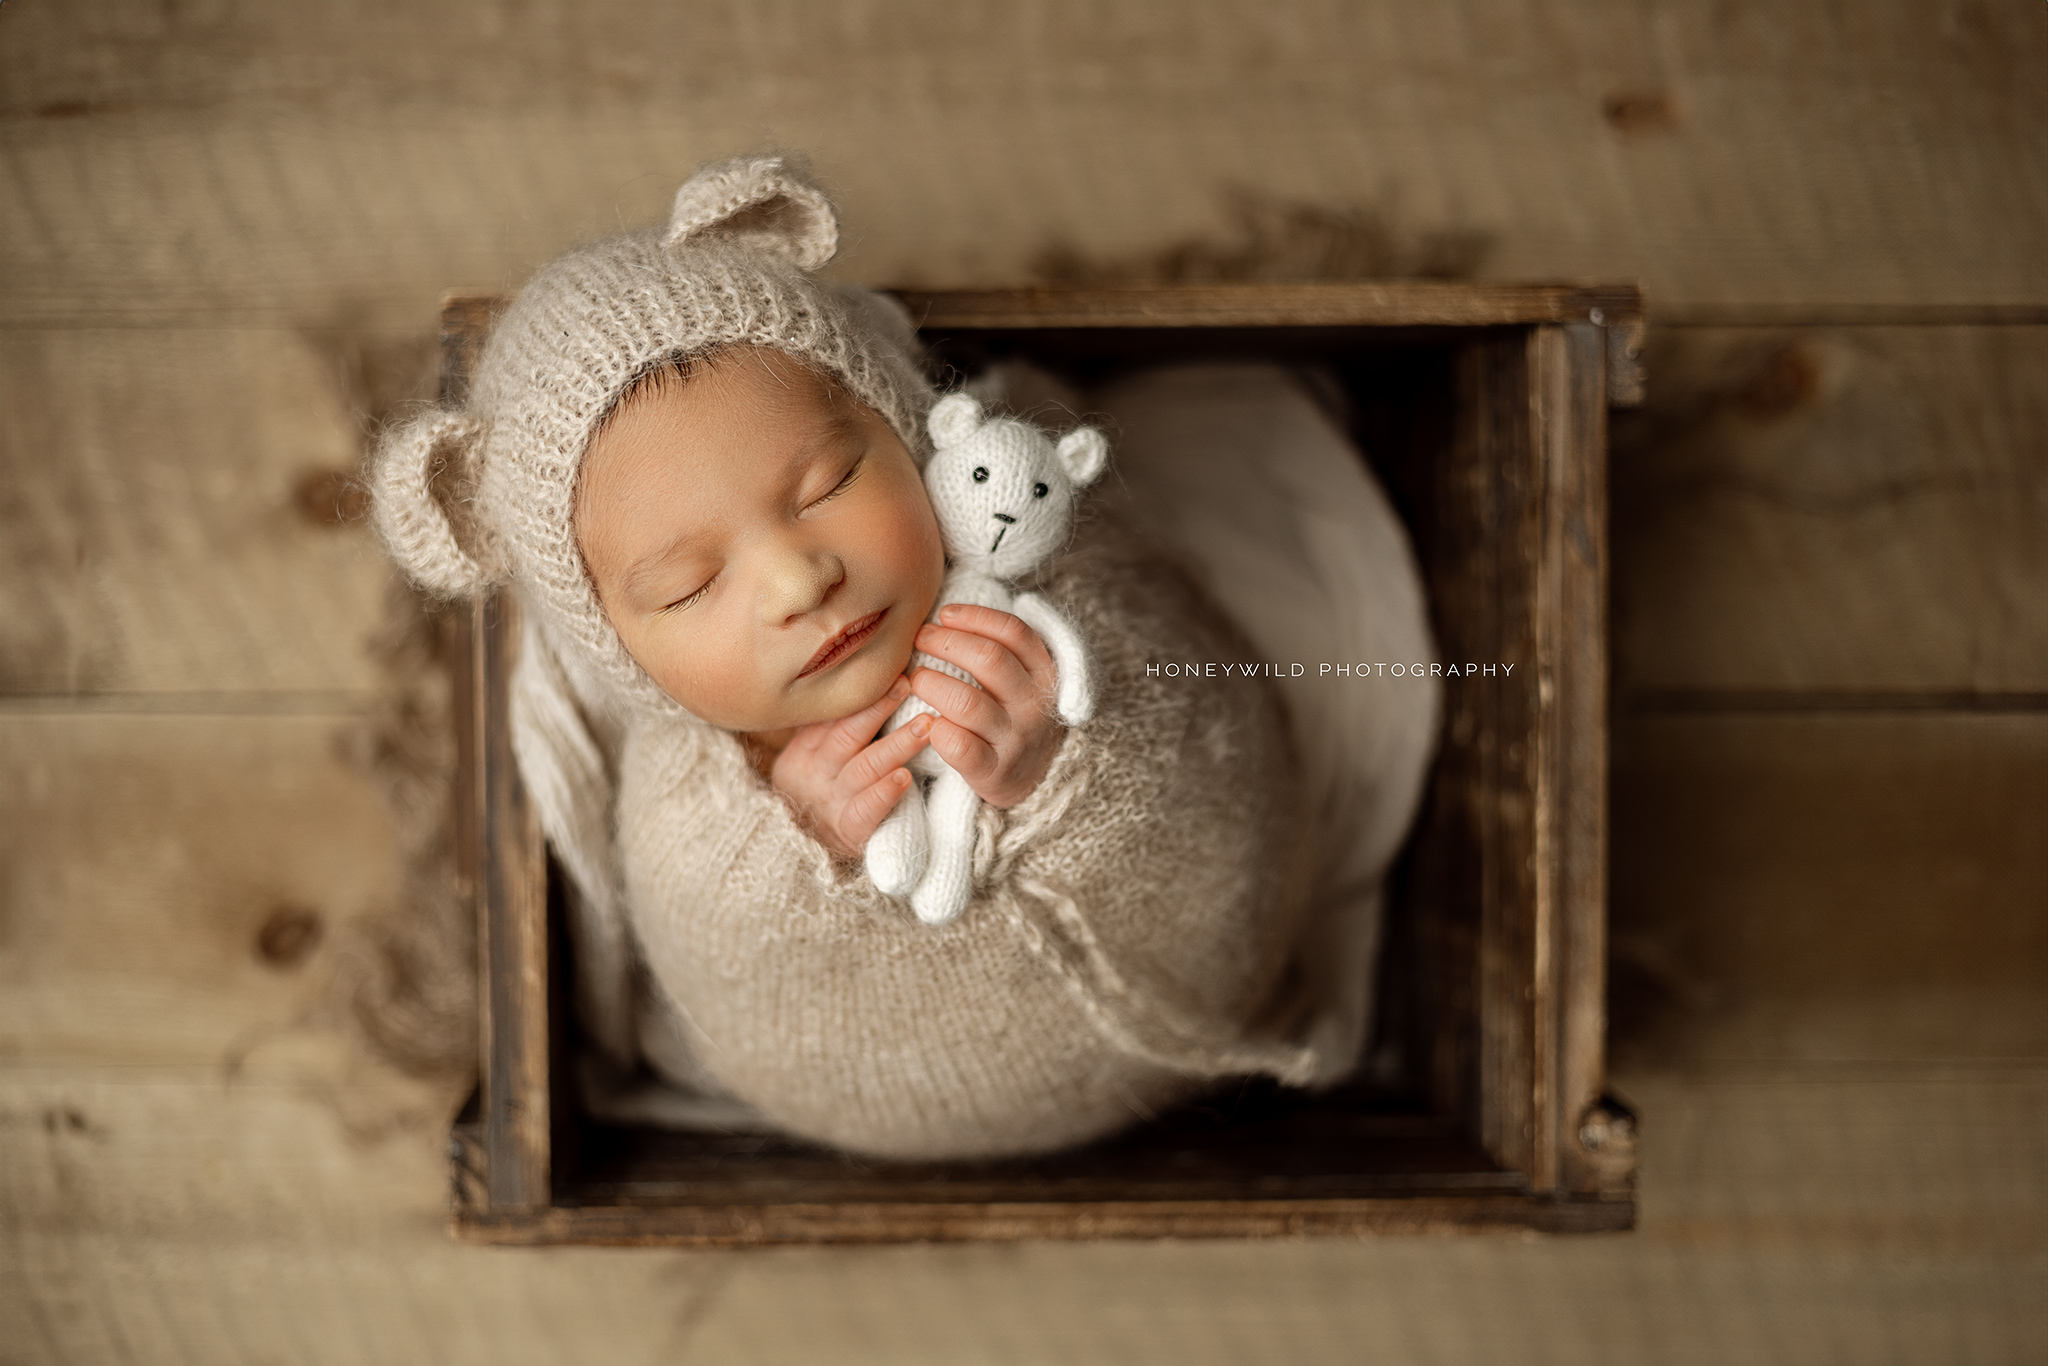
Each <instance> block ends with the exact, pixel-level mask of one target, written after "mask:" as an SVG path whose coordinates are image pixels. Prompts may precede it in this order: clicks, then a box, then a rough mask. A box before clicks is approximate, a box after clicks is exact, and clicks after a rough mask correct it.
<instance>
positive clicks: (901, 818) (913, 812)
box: [867, 780, 931, 896]
mask: <svg viewBox="0 0 2048 1366" xmlns="http://www.w3.org/2000/svg"><path fill="white" fill-rule="evenodd" d="M922 787H923V784H922V783H920V782H917V781H915V780H913V781H912V782H911V784H910V790H909V791H908V792H905V793H904V794H903V795H902V796H901V797H898V798H897V799H896V805H895V807H894V808H893V809H892V810H891V811H890V812H889V814H888V815H886V816H884V817H883V818H882V823H881V825H879V826H877V827H876V828H875V833H874V834H872V835H870V836H868V853H867V867H868V876H869V877H870V878H872V879H874V883H875V887H876V889H877V890H878V891H880V892H881V893H882V894H883V895H884V896H905V895H908V894H909V892H910V889H911V888H913V887H915V886H917V883H918V879H919V878H922V877H923V876H924V870H925V865H926V863H927V862H928V861H929V860H930V857H931V844H930V841H929V839H928V838H927V837H926V834H925V825H926V819H925V810H924V794H923V792H922V791H921V789H922Z"/></svg>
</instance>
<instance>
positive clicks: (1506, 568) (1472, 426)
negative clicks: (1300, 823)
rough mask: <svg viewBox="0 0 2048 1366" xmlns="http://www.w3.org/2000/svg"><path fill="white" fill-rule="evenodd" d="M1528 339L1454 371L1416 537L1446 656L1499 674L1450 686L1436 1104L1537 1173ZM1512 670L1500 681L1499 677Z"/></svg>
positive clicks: (1438, 787) (1532, 463) (1505, 333)
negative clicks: (1449, 415)
mask: <svg viewBox="0 0 2048 1366" xmlns="http://www.w3.org/2000/svg"><path fill="white" fill-rule="evenodd" d="M1531 344H1532V343H1531V340H1530V334H1529V333H1528V331H1527V330H1523V329H1518V330H1502V331H1497V332H1487V333H1482V334H1480V335H1478V336H1476V337H1475V338H1473V339H1472V340H1471V341H1470V342H1469V343H1467V345H1466V346H1465V347H1464V349H1463V351H1462V353H1461V354H1460V356H1459V357H1458V359H1457V361H1456V372H1457V373H1456V380H1455V384H1454V392H1455V409H1456V412H1455V417H1454V427H1453V431H1452V438H1451V442H1450V447H1449V449H1448V450H1447V451H1446V452H1445V453H1444V457H1443V459H1442V461H1441V463H1440V465H1439V467H1438V470H1437V472H1436V475H1435V477H1434V479H1433V480H1432V488H1433V506H1432V508H1431V509H1430V513H1429V518H1428V524H1427V525H1425V526H1423V527H1421V528H1419V530H1420V532H1421V539H1422V541H1423V544H1424V546H1425V549H1424V552H1423V554H1424V559H1425V563H1426V565H1427V570H1426V572H1427V575H1428V578H1429V589H1430V595H1431V599H1432V603H1433V611H1434V622H1435V626H1436V630H1437V641H1438V648H1439V651H1440V652H1441V654H1442V657H1443V659H1444V660H1445V661H1446V662H1456V663H1458V664H1460V665H1461V666H1462V665H1464V664H1468V663H1469V664H1477V665H1479V666H1481V668H1482V669H1483V668H1485V667H1488V666H1491V667H1492V668H1494V669H1495V670H1496V671H1497V672H1496V673H1495V674H1493V675H1492V676H1487V675H1485V674H1483V673H1482V675H1481V676H1479V677H1477V678H1465V677H1462V676H1461V677H1459V678H1456V679H1447V680H1446V683H1445V728H1444V747H1443V752H1442V757H1441V759H1440V760H1439V765H1438V771H1437V774H1436V779H1435V786H1434V789H1433V794H1432V808H1433V809H1432V812H1431V821H1430V828H1429V829H1428V831H1427V832H1426V835H1425V838H1426V839H1427V840H1428V841H1429V845H1430V848H1429V852H1428V855H1427V858H1428V860H1429V862H1430V863H1431V864H1433V865H1434V872H1433V873H1432V875H1431V878H1430V881H1431V882H1433V883H1434V884H1435V889H1434V893H1433V895H1434V897H1435V898H1436V902H1437V904H1436V905H1434V906H1433V907H1431V908H1429V909H1430V911H1431V914H1432V921H1431V923H1430V924H1429V926H1428V935H1429V938H1430V941H1431V955H1430V956H1431V957H1432V959H1433V960H1434V962H1435V964H1436V968H1435V974H1434V975H1435V976H1436V979H1437V995H1438V1036H1437V1048H1436V1057H1435V1066H1434V1068H1433V1073H1434V1076H1433V1083H1434V1085H1433V1090H1434V1093H1435V1097H1436V1103H1437V1104H1438V1106H1439V1108H1442V1109H1445V1110H1447V1111H1449V1112H1451V1113H1454V1114H1461V1115H1463V1116H1464V1117H1465V1118H1466V1121H1467V1123H1468V1124H1469V1125H1470V1127H1471V1129H1472V1132H1473V1134H1474V1136H1475V1137H1476V1138H1477V1139H1478V1140H1479V1141H1480V1142H1481V1144H1482V1145H1484V1146H1485V1148H1486V1149H1487V1151H1488V1152H1489V1153H1491V1154H1492V1155H1493V1157H1494V1158H1495V1160H1497V1161H1499V1162H1501V1163H1502V1164H1503V1165H1506V1166H1509V1167H1512V1168H1514V1169H1515V1170H1517V1171H1521V1172H1525V1173H1527V1172H1530V1171H1532V1169H1533V1165H1534V1150H1533V1147H1532V1144H1533V1138H1534V1133H1535V1129H1534V1122H1533V1115H1532V1113H1531V1109H1530V1106H1531V1102H1532V1099H1533V1094H1534V1092H1533V1086H1534V1081H1533V1076H1532V1068H1533V1055H1532V1048H1533V1045H1534V1016H1533V1010H1534V1002H1533V1000H1532V998H1531V994H1530V993H1529V991H1528V990H1527V986H1528V984H1529V982H1530V980H1531V974H1532V972H1533V970H1534V942H1533V940H1532V938H1531V935H1530V933H1529V931H1530V928H1531V927H1530V925H1529V924H1528V923H1527V922H1528V916H1527V914H1526V908H1527V907H1529V906H1530V905H1532V904H1533V902H1534V897H1535V884H1534V880H1533V868H1534V858H1535V848H1534V843H1533V840H1534V814H1535V802H1536V792H1535V787H1534V774H1533V768H1532V765H1533V763H1534V761H1535V757H1536V756H1535V753H1534V738H1535V737H1534V733H1533V725H1534V719H1535V710H1534V708H1535V701H1534V683H1533V673H1534V668H1533V666H1534V663H1535V659H1536V653H1537V652H1536V640H1535V636H1534V634H1533V633H1534V628H1535V621H1536V612H1535V590H1536V583H1535V577H1534V574H1533V572H1532V570H1533V566H1534V563H1535V557H1536V554H1537V551H1538V548H1539V546H1540V542H1541V536H1540V525H1539V522H1538V518H1539V515H1540V512H1541V502H1540V498H1539V496H1538V495H1539V492H1540V486H1539V484H1538V468H1537V465H1538V461H1539V458H1540V453H1539V452H1538V450H1537V448H1536V445H1535V429H1534V427H1533V425H1532V423H1533V420H1534V418H1535V416H1536V412H1535V406H1534V404H1533V403H1532V400H1531V396H1530V389H1529V386H1530V382H1531V369H1530V347H1531ZM1499 671H1505V672H1499Z"/></svg>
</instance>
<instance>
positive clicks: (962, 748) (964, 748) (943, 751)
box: [932, 721, 1002, 790]
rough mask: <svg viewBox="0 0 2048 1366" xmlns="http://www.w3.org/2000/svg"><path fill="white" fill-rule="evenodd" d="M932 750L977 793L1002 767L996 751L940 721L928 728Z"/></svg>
mask: <svg viewBox="0 0 2048 1366" xmlns="http://www.w3.org/2000/svg"><path fill="white" fill-rule="evenodd" d="M932 750H933V752H934V753H936V754H937V755H938V756H939V757H940V758H941V759H944V760H945V761H946V762H947V763H949V764H951V765H952V766H953V771H954V772H956V773H958V774H959V775H960V776H961V777H963V778H965V779H966V780H967V784H968V786H970V787H973V788H975V789H977V790H979V788H980V787H981V785H982V784H984V783H986V782H987V781H988V780H989V779H990V778H992V777H994V776H995V772H996V768H997V766H998V765H999V764H1001V763H1002V755H1001V754H999V753H997V752H996V747H995V746H994V745H992V744H990V743H989V742H988V741H986V740H984V739H982V738H981V737H980V736H979V735H976V734H975V733H974V732H973V731H971V730H969V729H967V727H965V726H961V725H955V724H954V723H953V722H951V721H940V722H937V723H936V724H934V725H933V726H932Z"/></svg>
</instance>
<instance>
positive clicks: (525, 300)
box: [373, 156, 931, 710]
mask: <svg viewBox="0 0 2048 1366" xmlns="http://www.w3.org/2000/svg"><path fill="white" fill-rule="evenodd" d="M838 242H839V224H838V218H837V216H836V215H835V213H834V212H833V209H832V205H831V203H830V201H828V200H827V199H826V198H825V196H824V194H823V193H822V192H821V191H820V190H819V189H818V187H817V186H816V185H815V184H813V183H812V182H811V180H810V179H809V178H808V177H807V176H805V175H804V174H803V172H802V171H801V170H800V169H799V168H797V167H796V166H794V165H792V164H791V161H790V159H789V158H786V157H782V156H762V157H740V158H736V159H734V160H732V161H727V162H723V163H721V164H718V165H713V166H708V167H706V168H704V169H703V170H700V171H698V172H697V174H696V175H694V176H692V177H691V178H690V179H689V181H688V182H687V183H686V184H684V186H683V187H682V189H681V190H679V191H677V193H676V199H675V209H674V212H673V213H672V214H671V215H670V218H669V221H668V223H667V225H666V226H665V227H661V228H649V229H646V230H643V231H640V232H633V233H626V234H624V235H622V236H618V237H613V238H609V239H607V240H605V241H601V242H596V243H593V244H591V245H588V246H584V247H580V248H578V249H576V250H574V251H571V252H569V253H568V254H566V255H564V256H562V257H560V258H559V259H557V260H556V261H554V262H552V263H551V264H549V265H547V266H545V267H543V268H542V269H541V270H540V272H539V273H538V274H536V275H535V276H534V277H533V279H532V281H531V282H529V283H528V284H527V286H526V287H525V288H524V289H523V290H521V291H520V293H519V296H518V298H517V299H516V300H515V301H514V302H513V303H512V305H511V307H510V308H509V309H508V310H507V311H506V312H505V315H504V316H503V318H501V319H500V320H499V321H498V323H497V325H496V326H495V327H494V328H493V329H492V332H491V336H490V340H489V342H488V343H487V344H486V346H485V348H484V352H483V356H482V359H481V360H480V362H479V363H478V365H477V368H476V373H475V375H474V377H473V380H472V383H471V387H470V392H469V395H468V397H467V399H466V400H465V401H464V402H463V403H462V404H461V405H460V406H459V407H456V408H453V409H438V410H434V411H431V412H429V413H427V414H425V415H423V416H421V417H418V418H416V419H414V420H413V421H412V422H410V423H408V424H407V425H405V426H404V427H401V428H399V429H397V430H396V431H395V432H393V433H392V434H391V435H390V436H389V437H388V438H387V440H386V441H385V443H384V446H383V449H382V451H381V453H380V456H379V459H378V461H377V466H376V471H375V476H374V484H373V491H374V496H375V515H376V525H377V530H378V532H379V534H380V535H381V536H382V538H383V540H384V543H385V545H386V547H387V548H388V549H389V550H390V552H391V556H392V558H393V559H394V560H396V561H397V562H398V564H399V565H400V566H401V567H403V568H404V569H405V571H406V572H407V573H408V574H409V575H410V576H411V577H412V578H413V580H414V581H415V582H417V583H418V584H419V585H420V586H421V587H423V588H425V589H427V590H428V591H430V592H433V593H436V594H439V595H442V596H445V597H460V596H464V595H467V594H470V593H474V592H478V591H480V590H482V589H485V588H489V587H495V586H499V585H503V584H507V583H514V584H517V586H518V588H519V590H520V594H521V596H522V598H523V600H524V602H525V605H526V607H527V609H528V610H529V611H532V612H535V613H538V614H539V615H540V617H541V618H542V624H543V627H544V629H545V630H546V632H547V634H548V636H549V639H550V643H551V644H553V645H554V646H555V647H556V648H557V649H558V650H560V651H562V652H563V653H564V654H565V655H566V656H573V657H574V658H573V663H572V661H571V660H570V659H565V660H564V662H565V663H572V667H573V666H581V667H580V668H578V669H577V672H578V673H585V672H587V673H588V674H589V675H590V676H591V678H592V680H593V681H595V682H597V683H599V684H600V685H601V686H602V687H603V688H604V689H605V690H606V691H607V692H610V693H613V694H614V695H615V696H616V697H618V698H619V699H620V700H622V701H624V702H626V703H627V704H629V705H638V706H647V707H654V708H658V709H663V710H670V709H674V704H673V703H672V702H670V701H669V699H668V698H667V697H666V696H665V695H664V694H662V693H661V691H660V689H659V687H658V686H657V685H656V684H655V683H654V681H653V679H651V678H649V677H648V676H647V674H646V673H645V671H643V670H642V669H641V668H640V666H639V665H638V664H636V663H634V662H633V659H632V657H631V656H630V655H628V654H627V653H626V650H625V647H624V646H623V645H622V644H621V643H620V641H619V638H618V633H617V632H616V631H614V630H613V629H612V626H611V623H610V621H608V620H607V619H606V617H605V615H604V612H603V610H602V609H601V608H600V607H599V605H598V601H597V594H596V590H595V588H594V587H593V585H592V583H591V580H590V575H589V573H588V572H587V571H586V569H585V568H584V565H583V558H582V555H581V554H580V552H579V551H578V549H577V546H576V533H575V527H574V526H573V524H572V515H573V512H574V509H575V499H576V477H577V471H578V469H579V468H580V466H581V464H582V461H583V453H584V450H585V448H586V447H587V446H588V445H589V442H590V438H591V435H592V433H593V432H594V431H595V430H596V428H597V426H598V424H599V422H600V421H601V420H602V419H603V418H604V416H605V415H606V414H607V413H608V412H609V411H610V410H611V408H612V406H613V405H614V404H616V403H617V402H618V400H619V397H620V395H622V394H623V393H624V392H625V391H626V389H627V388H629V387H630V386H631V385H632V384H633V383H634V382H635V381H637V380H638V379H640V378H641V377H642V376H643V375H645V374H646V373H647V372H648V371H650V370H652V369H655V368H657V367H659V366H661V365H663V364H666V363H668V362H670V361H674V360H677V359H687V358H693V357H700V356H704V355H706V354H708V353H710V352H713V351H716V350H719V349H720V348H723V347H728V346H747V345H752V346H763V347H772V348H774V349H775V350H778V351H782V352H784V353H786V354H787V355H789V356H791V357H793V358H795V359H796V360H799V361H802V362H804V363H806V364H808V365H811V366H812V367H814V368H816V369H819V370H822V371H824V372H825V373H826V374H828V375H830V376H831V377H832V378H833V379H834V380H836V381H837V382H838V383H839V384H841V385H842V386H844V387H845V388H846V390H847V391H848V392H849V393H851V394H852V395H853V396H854V397H855V398H857V399H859V400H860V401H861V402H863V403H865V404H867V405H868V406H869V407H870V408H873V409H874V410H875V411H876V412H877V413H879V414H881V416H882V417H883V418H884V419H886V420H887V421H888V423H889V425H890V426H891V427H893V428H894V429H895V431H896V434H897V435H898V436H899V437H900V438H902V440H903V444H904V445H905V446H906V447H907V448H908V449H909V450H910V451H911V452H912V454H913V455H914V456H917V457H918V458H919V461H920V463H922V456H923V453H924V450H925V443H924V440H923V435H922V426H923V422H922V419H923V416H924V412H925V410H926V409H927V408H929V407H930V405H931V387H930V385H929V383H928V382H927V381H926V380H925V378H924V376H923V374H922V373H921V371H920V369H919V367H918V364H917V361H916V359H915V348H916V342H915V340H914V336H913V329H912V326H911V323H910V319H909V317H908V316H907V315H906V314H904V312H903V311H902V309H901V308H900V306H897V305H894V304H893V303H892V302H890V301H886V300H883V299H881V298H880V297H879V296H875V295H872V294H867V293H866V292H865V291H841V290H838V289H834V288H833V287H831V286H829V285H826V284H822V283H820V282H819V281H818V280H817V279H815V278H814V277H813V276H812V274H811V272H813V271H815V270H817V269H818V268H819V267H820V266H822V265H824V264H825V263H826V262H827V261H829V260H831V259H832V256H833V253H834V252H835V251H836V250H837V247H838Z"/></svg>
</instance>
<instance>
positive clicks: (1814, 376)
mask: <svg viewBox="0 0 2048 1366" xmlns="http://www.w3.org/2000/svg"><path fill="white" fill-rule="evenodd" d="M1819 389H1820V362H1819V360H1818V359H1816V358H1815V356H1814V355H1813V353H1812V352H1811V351H1809V350H1808V349H1807V348H1805V347H1804V346H1801V345H1800V344H1799V343H1797V342H1794V343H1792V344H1791V345H1790V346H1786V347H1784V348H1782V349H1781V350H1779V351H1778V352H1777V353H1776V354H1775V355H1773V356H1772V357H1771V358H1770V359H1769V360H1767V361H1765V362H1764V363H1763V366H1762V367H1761V368H1760V369H1759V370H1758V371H1757V372H1756V374H1755V375H1754V376H1752V377H1751V379H1750V381H1749V383H1748V384H1746V385H1744V386H1743V387H1742V390H1741V392H1739V393H1738V394H1736V396H1735V406H1736V407H1737V408H1739V409H1740V410H1741V411H1742V412H1743V413H1744V414H1746V415H1747V416H1749V417H1753V418H1758V419H1763V420H1767V419H1770V418H1778V417H1784V416H1785V415H1786V414H1788V413H1791V412H1795V411H1797V410H1798V409H1799V408H1801V407H1803V406H1804V405H1805V404H1807V403H1808V402H1810V401H1811V400H1812V399H1813V396H1814V394H1815V393H1817V392H1818V391H1819Z"/></svg>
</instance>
